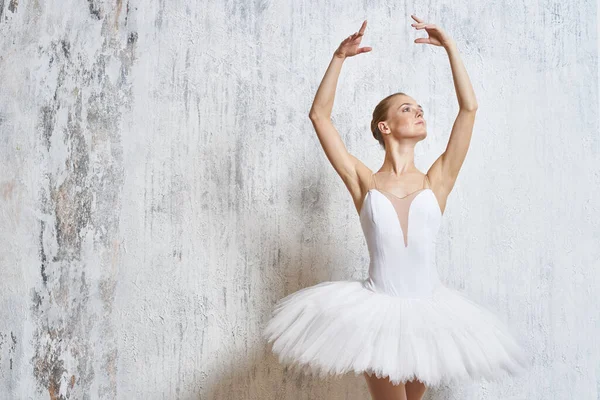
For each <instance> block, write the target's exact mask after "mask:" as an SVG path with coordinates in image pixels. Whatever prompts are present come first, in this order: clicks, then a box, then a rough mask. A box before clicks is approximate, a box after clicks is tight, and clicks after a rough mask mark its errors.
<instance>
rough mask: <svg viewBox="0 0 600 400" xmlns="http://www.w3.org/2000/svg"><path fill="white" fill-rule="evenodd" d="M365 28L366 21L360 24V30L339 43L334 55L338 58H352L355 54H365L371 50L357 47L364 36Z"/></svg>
mask: <svg viewBox="0 0 600 400" xmlns="http://www.w3.org/2000/svg"><path fill="white" fill-rule="evenodd" d="M366 27H367V20H365V21H364V22H363V23H362V26H361V27H360V30H359V31H358V32H356V33H354V34H352V35H350V36H348V37H347V38H346V39H344V40H343V41H342V43H340V46H339V47H338V48H337V50H336V51H335V53H334V55H335V56H336V57H340V58H346V57H352V56H355V55H357V54H361V53H367V52H369V51H371V50H373V49H372V48H371V47H360V48H359V47H358V46H359V45H360V41H361V40H362V37H363V35H364V34H365V29H366Z"/></svg>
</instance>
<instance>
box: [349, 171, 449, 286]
mask: <svg viewBox="0 0 600 400" xmlns="http://www.w3.org/2000/svg"><path fill="white" fill-rule="evenodd" d="M372 182H373V183H372V186H373V187H372V188H370V189H369V191H368V192H367V194H366V196H365V198H364V200H363V203H362V206H361V209H360V223H361V227H362V229H363V233H364V235H365V239H366V242H367V247H368V249H369V255H370V265H369V279H368V280H367V281H366V282H365V284H366V285H367V286H369V287H370V288H371V289H372V290H376V291H378V292H384V293H387V294H390V295H394V296H402V297H427V296H430V295H431V294H432V291H433V289H434V288H435V286H436V285H437V284H439V279H438V276H437V270H436V267H435V241H436V236H437V232H438V230H439V227H440V224H441V220H442V212H441V209H440V206H439V203H438V201H437V198H436V196H435V194H434V192H433V191H432V190H431V188H429V187H425V183H426V182H427V183H428V178H427V175H425V176H424V180H423V182H424V183H423V186H424V187H423V188H421V189H419V190H416V191H414V192H412V193H409V194H407V195H406V196H404V197H399V196H396V195H394V194H393V193H390V192H388V191H385V190H382V189H380V188H378V187H377V184H376V181H375V177H374V174H373V179H372Z"/></svg>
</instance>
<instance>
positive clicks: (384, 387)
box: [364, 372, 407, 400]
mask: <svg viewBox="0 0 600 400" xmlns="http://www.w3.org/2000/svg"><path fill="white" fill-rule="evenodd" d="M364 376H365V379H366V380H367V385H368V386H369V392H370V393H371V397H372V398H373V400H407V398H406V391H405V389H404V384H403V383H401V384H399V385H394V384H392V382H390V380H389V378H377V377H376V376H375V374H373V375H372V376H369V374H367V373H366V372H365V373H364Z"/></svg>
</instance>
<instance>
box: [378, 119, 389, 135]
mask: <svg viewBox="0 0 600 400" xmlns="http://www.w3.org/2000/svg"><path fill="white" fill-rule="evenodd" d="M377 128H379V132H381V133H382V134H384V135H387V134H388V133H390V130H389V128H388V126H387V125H386V123H385V122H383V121H379V123H378V124H377Z"/></svg>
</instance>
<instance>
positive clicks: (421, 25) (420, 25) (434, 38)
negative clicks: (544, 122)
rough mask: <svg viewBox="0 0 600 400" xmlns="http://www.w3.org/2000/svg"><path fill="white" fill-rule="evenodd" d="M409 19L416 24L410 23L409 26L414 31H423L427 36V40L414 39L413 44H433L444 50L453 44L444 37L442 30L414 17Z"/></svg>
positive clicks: (449, 39) (446, 36)
mask: <svg viewBox="0 0 600 400" xmlns="http://www.w3.org/2000/svg"><path fill="white" fill-rule="evenodd" d="M411 17H412V18H413V19H414V20H415V21H417V23H412V24H410V26H413V27H414V28H415V29H425V30H426V31H427V34H428V35H429V37H427V38H418V39H415V43H427V44H433V45H435V46H443V47H444V48H447V47H448V46H450V45H451V44H452V43H453V41H452V39H451V38H450V37H449V36H448V35H446V33H445V32H444V31H443V30H442V28H440V27H438V26H436V25H434V24H428V23H426V22H423V20H422V19H421V18H417V16H416V15H411Z"/></svg>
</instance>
